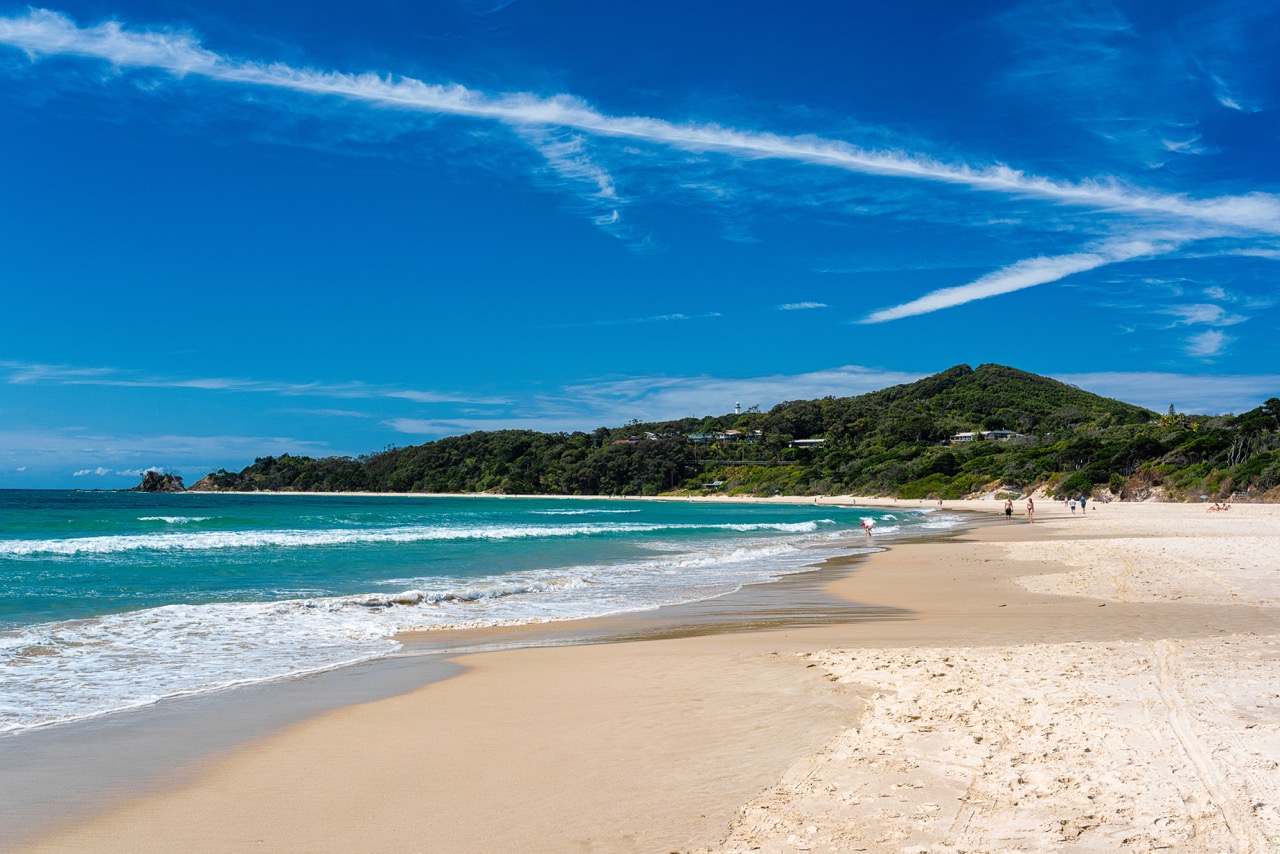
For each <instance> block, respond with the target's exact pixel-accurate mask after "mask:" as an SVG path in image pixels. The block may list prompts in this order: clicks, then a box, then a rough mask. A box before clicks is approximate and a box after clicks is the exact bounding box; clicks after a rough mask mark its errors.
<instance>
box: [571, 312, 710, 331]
mask: <svg viewBox="0 0 1280 854" xmlns="http://www.w3.org/2000/svg"><path fill="white" fill-rule="evenodd" d="M722 316H723V315H721V314H720V312H718V311H709V312H706V313H705V314H680V313H676V314H655V315H651V316H649V317H627V318H620V319H618V320H588V321H585V322H583V323H557V324H554V325H553V326H551V327H550V328H551V329H576V328H579V327H582V326H627V325H630V324H632V323H674V322H679V321H684V320H710V319H712V318H716V317H722Z"/></svg>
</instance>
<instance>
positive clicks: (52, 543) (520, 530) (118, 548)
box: [0, 520, 830, 557]
mask: <svg viewBox="0 0 1280 854" xmlns="http://www.w3.org/2000/svg"><path fill="white" fill-rule="evenodd" d="M824 521H827V522H830V520H824ZM817 526H818V523H817V522H753V523H724V524H709V525H698V524H645V523H639V522H617V523H597V524H581V525H481V526H471V527H467V526H454V525H446V526H431V525H405V526H397V527H390V528H331V529H328V530H319V531H314V530H279V531H200V532H191V533H188V532H168V531H166V532H162V533H158V534H116V535H110V536H100V537H71V538H66V539H53V540H6V541H0V556H5V555H10V556H15V557H26V556H30V555H41V554H45V555H65V556H73V555H83V554H115V553H119V552H130V551H141V550H151V551H205V550H210V549H236V548H240V549H245V548H281V547H283V548H305V547H311V546H335V545H349V544H370V543H413V542H426V541H430V540H513V539H526V538H531V537H578V536H592V535H597V534H611V533H651V532H655V531H666V530H688V531H715V530H719V531H740V532H744V533H746V532H752V531H776V532H779V533H807V532H811V531H815V530H817Z"/></svg>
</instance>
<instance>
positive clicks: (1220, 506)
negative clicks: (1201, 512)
mask: <svg viewBox="0 0 1280 854" xmlns="http://www.w3.org/2000/svg"><path fill="white" fill-rule="evenodd" d="M1230 509H1231V502H1230V501H1228V502H1227V503H1225V504H1219V503H1218V502H1216V501H1215V502H1213V506H1212V507H1210V508H1209V509H1208V511H1207V512H1209V513H1216V512H1217V511H1219V510H1230Z"/></svg>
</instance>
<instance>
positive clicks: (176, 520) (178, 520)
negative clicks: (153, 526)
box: [138, 516, 213, 525]
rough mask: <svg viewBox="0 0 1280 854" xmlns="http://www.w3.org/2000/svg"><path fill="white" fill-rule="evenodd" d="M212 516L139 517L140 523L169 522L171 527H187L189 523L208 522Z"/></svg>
mask: <svg viewBox="0 0 1280 854" xmlns="http://www.w3.org/2000/svg"><path fill="white" fill-rule="evenodd" d="M212 518H213V517H212V516H139V517H138V521H139V522H167V523H168V524H170V525H185V524H187V523H188V522H208V521H209V520H210V519H212Z"/></svg>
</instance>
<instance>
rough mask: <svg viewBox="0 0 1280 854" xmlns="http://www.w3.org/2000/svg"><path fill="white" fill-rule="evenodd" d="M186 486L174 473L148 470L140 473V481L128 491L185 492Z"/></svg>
mask: <svg viewBox="0 0 1280 854" xmlns="http://www.w3.org/2000/svg"><path fill="white" fill-rule="evenodd" d="M186 491H187V488H186V487H185V486H183V485H182V478H181V477H179V476H178V475H176V474H164V473H162V472H158V471H149V472H146V473H145V474H143V475H142V483H140V484H138V485H137V486H135V487H134V488H133V489H130V490H129V492H186Z"/></svg>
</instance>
